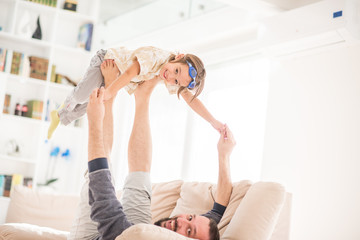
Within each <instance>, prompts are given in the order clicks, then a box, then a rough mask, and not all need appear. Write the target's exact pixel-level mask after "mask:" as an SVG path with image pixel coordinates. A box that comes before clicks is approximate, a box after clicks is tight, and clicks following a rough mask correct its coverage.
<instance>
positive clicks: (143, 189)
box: [121, 80, 158, 224]
mask: <svg viewBox="0 0 360 240" xmlns="http://www.w3.org/2000/svg"><path fill="white" fill-rule="evenodd" d="M157 83H158V81H153V80H152V81H147V82H144V83H142V84H141V85H140V86H138V88H137V89H136V91H135V106H136V108H135V118H134V124H133V128H132V132H131V135H130V139H129V145H128V165H129V175H128V177H127V178H126V180H125V184H124V190H123V194H122V199H121V203H122V205H123V208H124V212H125V214H126V216H127V218H128V219H129V221H130V222H131V223H133V224H138V223H151V211H150V206H151V181H150V168H151V160H152V140H151V131H150V122H149V102H150V95H151V93H152V91H153V89H154V87H155V86H156V84H157Z"/></svg>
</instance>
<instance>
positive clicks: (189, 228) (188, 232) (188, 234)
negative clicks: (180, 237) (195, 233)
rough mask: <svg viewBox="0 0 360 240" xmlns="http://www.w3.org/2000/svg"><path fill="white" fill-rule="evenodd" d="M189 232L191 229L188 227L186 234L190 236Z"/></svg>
mask: <svg viewBox="0 0 360 240" xmlns="http://www.w3.org/2000/svg"><path fill="white" fill-rule="evenodd" d="M190 233H191V229H190V228H188V230H187V235H188V236H190Z"/></svg>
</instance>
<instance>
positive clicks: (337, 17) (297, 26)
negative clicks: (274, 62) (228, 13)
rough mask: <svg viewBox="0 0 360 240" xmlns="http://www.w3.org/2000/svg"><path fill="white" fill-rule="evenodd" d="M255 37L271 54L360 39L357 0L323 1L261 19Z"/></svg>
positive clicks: (358, 2)
mask: <svg viewBox="0 0 360 240" xmlns="http://www.w3.org/2000/svg"><path fill="white" fill-rule="evenodd" d="M258 39H259V43H261V44H260V45H261V46H262V47H263V49H264V52H265V53H267V54H269V55H272V56H281V55H288V54H293V53H296V52H300V51H304V50H312V49H318V48H320V47H330V46H335V45H340V44H354V43H359V42H360V1H359V0H323V1H320V2H317V3H314V4H311V5H308V6H305V7H302V8H298V9H295V10H291V11H288V12H284V13H281V14H279V15H276V16H274V17H271V18H267V19H264V21H262V23H261V24H260V27H259V33H258Z"/></svg>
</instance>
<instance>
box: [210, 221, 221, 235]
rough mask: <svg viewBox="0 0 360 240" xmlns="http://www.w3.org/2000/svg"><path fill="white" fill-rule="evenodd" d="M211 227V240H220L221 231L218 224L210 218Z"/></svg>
mask: <svg viewBox="0 0 360 240" xmlns="http://www.w3.org/2000/svg"><path fill="white" fill-rule="evenodd" d="M209 227H210V230H209V236H210V240H219V239H220V233H219V229H218V227H217V223H216V222H215V220H214V219H211V218H210V223H209Z"/></svg>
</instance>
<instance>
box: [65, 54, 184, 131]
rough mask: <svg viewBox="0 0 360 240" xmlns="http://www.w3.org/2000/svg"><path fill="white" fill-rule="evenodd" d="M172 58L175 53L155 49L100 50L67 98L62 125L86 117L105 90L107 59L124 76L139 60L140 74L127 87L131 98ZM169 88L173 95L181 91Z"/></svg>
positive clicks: (176, 88) (175, 87) (170, 86)
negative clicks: (95, 93)
mask: <svg viewBox="0 0 360 240" xmlns="http://www.w3.org/2000/svg"><path fill="white" fill-rule="evenodd" d="M171 55H172V53H171V52H168V51H165V50H162V49H159V48H155V47H141V48H138V49H136V50H134V51H131V50H128V49H126V48H124V47H120V48H110V49H108V50H107V51H106V50H99V51H98V52H97V53H96V55H95V56H94V57H93V58H92V59H91V62H90V66H89V67H88V69H87V70H86V73H85V75H84V77H83V79H82V80H81V81H80V82H79V84H78V85H77V86H76V87H75V88H74V90H73V91H72V92H71V93H70V95H69V96H68V97H67V98H66V100H65V102H64V106H63V108H62V109H60V110H59V112H58V114H59V117H60V121H61V123H62V124H64V125H68V124H69V123H71V122H72V121H74V120H76V119H78V118H80V117H81V116H83V115H84V114H85V113H86V107H87V102H88V100H89V96H90V94H91V92H92V91H93V90H94V89H95V88H100V87H101V86H104V78H103V76H102V74H101V69H100V65H101V63H102V62H103V61H104V59H114V61H115V64H116V66H117V67H118V68H119V71H120V74H121V73H122V72H125V71H126V69H127V68H128V67H129V66H130V65H131V64H132V63H133V60H134V59H137V61H138V62H139V65H140V73H139V75H138V76H136V77H134V78H133V79H132V80H131V82H130V83H129V84H128V85H126V86H125V87H124V88H125V90H126V91H127V92H128V93H129V94H132V93H133V92H134V91H135V90H136V87H137V85H138V84H139V83H141V82H143V81H147V80H151V79H153V78H154V77H155V76H157V75H158V74H159V72H160V69H161V67H162V66H163V65H164V64H166V63H167V62H168V61H169V57H170V56H171ZM165 84H166V82H165ZM166 87H167V89H168V91H169V93H170V94H175V93H176V92H177V90H178V86H176V85H166Z"/></svg>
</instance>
